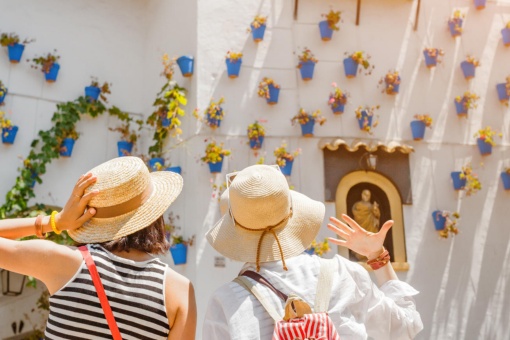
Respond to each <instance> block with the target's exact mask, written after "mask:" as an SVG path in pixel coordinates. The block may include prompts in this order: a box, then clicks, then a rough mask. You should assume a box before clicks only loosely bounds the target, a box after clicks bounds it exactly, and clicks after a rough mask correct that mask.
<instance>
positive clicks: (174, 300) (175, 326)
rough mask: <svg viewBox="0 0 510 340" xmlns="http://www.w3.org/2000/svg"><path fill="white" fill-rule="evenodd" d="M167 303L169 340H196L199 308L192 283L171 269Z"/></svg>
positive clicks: (168, 273)
mask: <svg viewBox="0 0 510 340" xmlns="http://www.w3.org/2000/svg"><path fill="white" fill-rule="evenodd" d="M165 300H166V301H165V302H166V309H167V315H168V325H169V327H170V334H169V335H168V339H169V340H195V333H196V327H197V307H196V302H195V291H194V289H193V285H192V284H191V282H190V281H189V280H188V279H186V278H185V277H184V276H182V275H180V274H178V273H176V272H175V271H173V270H171V269H167V271H166V287H165Z"/></svg>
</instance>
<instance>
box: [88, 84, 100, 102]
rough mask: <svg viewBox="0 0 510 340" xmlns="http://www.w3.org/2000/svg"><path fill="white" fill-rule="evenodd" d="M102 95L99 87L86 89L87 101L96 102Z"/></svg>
mask: <svg viewBox="0 0 510 340" xmlns="http://www.w3.org/2000/svg"><path fill="white" fill-rule="evenodd" d="M100 93H101V89H100V88H99V87H97V86H87V87H85V97H86V98H87V99H89V100H90V99H92V100H94V101H96V100H97V99H98V98H99V94H100Z"/></svg>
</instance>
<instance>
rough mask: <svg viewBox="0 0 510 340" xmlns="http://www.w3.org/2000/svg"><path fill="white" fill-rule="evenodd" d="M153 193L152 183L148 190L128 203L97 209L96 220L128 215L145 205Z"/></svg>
mask: <svg viewBox="0 0 510 340" xmlns="http://www.w3.org/2000/svg"><path fill="white" fill-rule="evenodd" d="M151 193H152V183H150V184H149V185H148V186H147V188H146V189H145V190H144V191H142V193H141V194H139V195H137V196H135V197H133V198H132V199H130V200H128V201H126V202H123V203H120V204H117V205H112V206H110V207H104V208H95V209H96V214H95V215H94V218H112V217H117V216H121V215H124V214H127V213H129V212H131V211H133V210H135V209H137V208H139V207H140V206H142V204H144V203H145V202H146V201H147V200H148V199H149V197H150V196H151Z"/></svg>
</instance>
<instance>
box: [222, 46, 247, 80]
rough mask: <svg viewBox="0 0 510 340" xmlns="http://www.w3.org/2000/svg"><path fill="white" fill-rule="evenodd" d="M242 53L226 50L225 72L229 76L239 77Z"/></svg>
mask: <svg viewBox="0 0 510 340" xmlns="http://www.w3.org/2000/svg"><path fill="white" fill-rule="evenodd" d="M242 56H243V54H242V53H235V52H230V51H229V52H228V53H227V57H226V59H225V62H226V63H227V73H228V77H229V78H237V77H239V72H240V71H241V64H242V63H243V59H242Z"/></svg>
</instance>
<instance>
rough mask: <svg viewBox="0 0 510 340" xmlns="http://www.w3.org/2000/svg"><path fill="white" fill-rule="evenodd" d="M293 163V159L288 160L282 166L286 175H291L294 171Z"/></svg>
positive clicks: (281, 168)
mask: <svg viewBox="0 0 510 340" xmlns="http://www.w3.org/2000/svg"><path fill="white" fill-rule="evenodd" d="M292 164H294V160H292V161H289V160H286V161H285V165H284V166H280V170H281V171H282V174H284V175H285V176H290V175H291V173H292Z"/></svg>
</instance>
